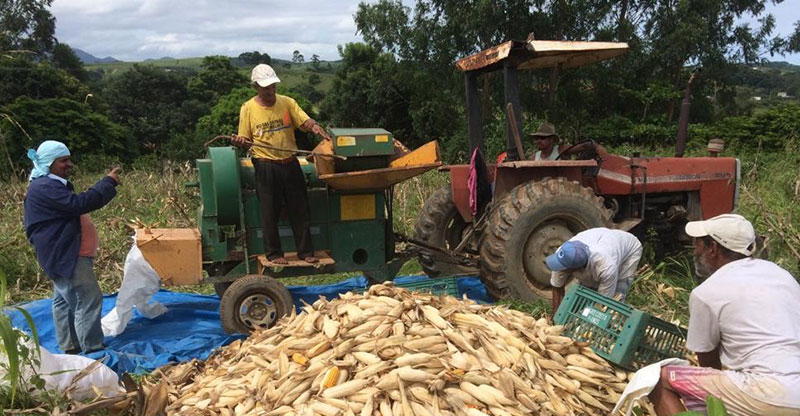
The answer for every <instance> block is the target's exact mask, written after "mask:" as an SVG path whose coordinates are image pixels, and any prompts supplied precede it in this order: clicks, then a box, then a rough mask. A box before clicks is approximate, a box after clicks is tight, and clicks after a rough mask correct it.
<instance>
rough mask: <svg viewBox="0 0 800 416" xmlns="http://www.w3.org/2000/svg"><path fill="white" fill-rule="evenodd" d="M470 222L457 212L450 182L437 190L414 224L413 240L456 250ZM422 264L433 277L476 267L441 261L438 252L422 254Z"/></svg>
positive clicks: (470, 271)
mask: <svg viewBox="0 0 800 416" xmlns="http://www.w3.org/2000/svg"><path fill="white" fill-rule="evenodd" d="M471 226H472V225H471V224H468V223H467V222H466V221H464V219H463V218H462V217H461V214H459V213H458V209H457V208H456V204H455V202H454V200H453V191H452V190H451V188H450V185H447V186H443V187H441V188H439V189H437V190H436V191H435V192H434V193H433V194H432V195H431V196H430V197H428V199H427V200H425V205H424V206H423V207H422V209H421V210H420V213H419V217H418V218H417V224H416V226H415V227H414V239H416V240H419V241H423V242H425V243H428V244H430V245H432V246H434V247H440V248H443V249H448V250H453V249H455V248H456V247H457V246H458V245H459V244H460V243H461V240H462V239H463V237H464V235H465V234H466V232H467V230H468V228H469V227H471ZM419 264H420V266H422V270H424V271H425V273H426V274H427V275H428V276H430V277H445V276H452V275H456V274H467V273H475V272H477V270H475V269H473V268H469V267H465V266H460V265H458V264H452V263H446V262H442V261H438V260H437V259H436V256H435V255H431V254H420V256H419Z"/></svg>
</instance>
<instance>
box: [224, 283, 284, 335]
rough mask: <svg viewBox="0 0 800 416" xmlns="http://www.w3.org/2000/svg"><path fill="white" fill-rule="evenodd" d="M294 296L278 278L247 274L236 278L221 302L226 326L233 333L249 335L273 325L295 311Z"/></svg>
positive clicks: (225, 328) (227, 330) (228, 331)
mask: <svg viewBox="0 0 800 416" xmlns="http://www.w3.org/2000/svg"><path fill="white" fill-rule="evenodd" d="M292 308H294V301H293V300H292V295H291V294H290V293H289V291H288V290H287V289H286V287H285V286H284V285H283V284H282V283H281V282H279V281H278V280H276V279H275V278H272V277H269V276H264V275H247V276H244V277H241V278H239V279H236V280H235V281H234V282H233V283H231V285H230V286H229V287H228V288H227V290H225V292H224V293H223V295H222V298H221V300H220V302H219V313H220V319H221V320H222V328H223V329H224V330H225V332H227V333H229V334H236V333H238V334H247V333H249V332H250V331H253V330H255V329H258V328H264V329H266V328H269V327H271V326H273V325H275V322H277V320H278V319H279V318H280V317H282V316H284V315H288V314H289V313H291V311H292Z"/></svg>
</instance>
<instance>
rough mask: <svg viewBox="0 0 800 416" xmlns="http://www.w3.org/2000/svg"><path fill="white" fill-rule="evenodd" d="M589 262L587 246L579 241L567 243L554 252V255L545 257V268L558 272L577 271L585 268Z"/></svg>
mask: <svg viewBox="0 0 800 416" xmlns="http://www.w3.org/2000/svg"><path fill="white" fill-rule="evenodd" d="M588 261H589V246H587V245H586V244H584V243H581V242H580V241H573V240H571V241H567V242H566V243H564V244H562V245H561V247H559V248H558V250H556V252H555V253H553V254H551V255H549V256H547V259H545V263H547V267H548V268H549V269H550V270H552V271H554V272H560V271H562V270H567V269H577V268H580V267H583V266H586V263H587V262H588Z"/></svg>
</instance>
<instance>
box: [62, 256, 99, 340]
mask: <svg viewBox="0 0 800 416" xmlns="http://www.w3.org/2000/svg"><path fill="white" fill-rule="evenodd" d="M93 267H94V259H92V258H91V257H78V262H77V263H76V264H75V271H74V272H73V273H72V277H71V278H69V279H53V288H54V292H55V296H54V297H53V320H54V321H55V327H56V339H57V340H58V346H59V347H61V350H62V351H70V350H80V351H83V352H84V353H86V352H90V351H95V350H100V349H104V348H105V346H104V345H103V328H102V327H101V326H100V312H101V308H102V306H103V293H102V292H101V291H100V285H99V284H97V277H95V275H94V268H93Z"/></svg>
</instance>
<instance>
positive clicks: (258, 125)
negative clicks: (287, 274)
mask: <svg viewBox="0 0 800 416" xmlns="http://www.w3.org/2000/svg"><path fill="white" fill-rule="evenodd" d="M250 80H251V81H252V82H253V88H255V90H256V91H257V92H258V94H257V95H256V96H255V97H253V98H251V99H250V100H248V101H247V102H245V103H244V104H243V105H242V109H241V110H240V112H239V134H234V135H231V143H233V144H234V145H236V146H239V147H242V148H250V146H251V144H250V143H249V142H250V141H252V142H253V143H259V144H263V145H266V146H268V148H265V147H261V146H255V147H254V148H253V167H254V168H255V179H256V194H257V195H258V200H259V203H260V205H261V225H262V227H263V234H264V255H266V256H267V258H268V259H269V260H271V261H272V262H273V263H276V264H286V263H288V262H287V260H286V258H285V257H284V253H283V250H282V249H281V239H280V235H279V234H278V219H279V218H280V215H281V210H282V209H283V206H284V203H285V204H286V207H287V211H288V214H289V222H290V223H291V225H292V233H293V234H294V241H295V245H296V246H297V257H298V258H299V259H303V260H305V261H306V262H308V263H316V262H317V261H318V259H317V258H316V257H314V249H313V246H312V244H311V232H310V226H311V219H310V214H309V208H308V194H307V192H306V182H305V179H304V178H303V172H302V170H301V169H300V163H299V162H298V160H297V158H296V157H295V152H294V150H297V142H296V141H295V137H294V129H295V128H299V129H301V130H303V131H310V132H312V133H314V134H315V135H317V136H320V137H322V138H323V139H325V140H330V137H328V135H327V134H326V133H325V130H324V129H323V128H322V127H321V126H320V125H319V124H318V123H317V122H316V121H314V120H313V119H311V118H310V117H309V116H308V114H306V113H305V111H303V109H302V108H300V106H299V105H297V102H296V101H295V100H293V99H292V98H290V97H287V96H284V95H279V94H276V93H275V84H276V83H278V82H281V80H280V79H278V75H277V74H275V70H274V69H272V67H271V66H269V65H266V64H260V65H257V66H256V67H255V68H253V72H252V74H251V76H250ZM277 149H281V150H277Z"/></svg>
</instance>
